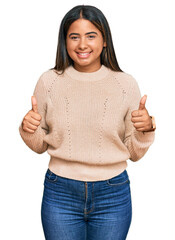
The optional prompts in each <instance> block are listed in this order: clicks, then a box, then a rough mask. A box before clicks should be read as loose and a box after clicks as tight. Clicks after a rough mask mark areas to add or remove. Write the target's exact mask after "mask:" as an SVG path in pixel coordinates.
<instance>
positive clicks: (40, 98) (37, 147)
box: [19, 74, 49, 153]
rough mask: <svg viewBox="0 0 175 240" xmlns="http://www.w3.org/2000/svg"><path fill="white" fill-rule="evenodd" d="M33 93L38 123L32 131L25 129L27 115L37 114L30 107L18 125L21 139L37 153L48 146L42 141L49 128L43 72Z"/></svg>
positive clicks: (43, 150)
mask: <svg viewBox="0 0 175 240" xmlns="http://www.w3.org/2000/svg"><path fill="white" fill-rule="evenodd" d="M33 95H34V97H35V99H36V104H37V113H38V116H39V115H40V116H41V118H40V119H39V118H38V121H39V122H40V123H39V125H38V126H37V127H36V129H35V130H34V131H33V132H32V131H31V130H27V127H26V126H27V123H26V121H27V119H26V118H27V116H28V118H29V114H37V113H36V110H35V109H33V108H32V110H30V111H29V112H28V115H27V114H26V116H25V117H24V118H23V121H22V123H21V125H20V127H19V132H20V135H21V137H22V139H23V141H24V142H25V143H26V145H27V146H28V147H29V148H31V149H32V150H33V151H35V152H37V153H43V152H45V151H46V150H47V148H48V144H47V143H46V142H44V137H45V136H46V134H48V132H49V128H48V126H47V124H46V108H47V105H46V100H47V91H46V88H45V86H44V74H43V75H42V76H41V77H40V78H39V80H38V82H37V84H36V87H35V90H34V94H33ZM28 124H29V123H28Z"/></svg>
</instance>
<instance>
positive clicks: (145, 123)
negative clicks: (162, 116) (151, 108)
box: [131, 95, 152, 132]
mask: <svg viewBox="0 0 175 240" xmlns="http://www.w3.org/2000/svg"><path fill="white" fill-rule="evenodd" d="M146 99H147V96H146V95H144V96H143V97H142V98H141V100H140V105H139V109H138V110H135V111H133V112H132V113H131V121H132V122H133V125H134V127H135V128H136V130H137V131H140V132H149V131H151V130H152V121H151V117H150V116H149V114H148V111H147V109H146V107H145V103H146Z"/></svg>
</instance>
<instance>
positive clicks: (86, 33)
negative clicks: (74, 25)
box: [69, 32, 98, 37]
mask: <svg viewBox="0 0 175 240" xmlns="http://www.w3.org/2000/svg"><path fill="white" fill-rule="evenodd" d="M88 34H96V35H98V34H97V32H87V33H85V35H88ZM72 35H80V34H79V33H70V34H69V37H70V36H72Z"/></svg>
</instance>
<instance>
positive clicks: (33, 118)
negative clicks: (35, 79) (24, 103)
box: [22, 96, 41, 133]
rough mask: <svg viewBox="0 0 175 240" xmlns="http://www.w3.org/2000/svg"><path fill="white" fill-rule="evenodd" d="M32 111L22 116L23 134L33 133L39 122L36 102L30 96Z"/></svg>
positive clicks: (39, 117)
mask: <svg viewBox="0 0 175 240" xmlns="http://www.w3.org/2000/svg"><path fill="white" fill-rule="evenodd" d="M31 100H32V109H31V110H30V111H29V112H28V113H27V114H26V115H25V116H24V118H23V121H22V128H23V130H24V131H25V132H28V133H34V132H35V131H36V129H37V128H38V126H39V125H40V122H41V116H40V114H39V113H38V107H37V100H36V98H35V97H34V96H32V99H31Z"/></svg>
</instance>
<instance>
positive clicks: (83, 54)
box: [78, 52, 90, 56]
mask: <svg viewBox="0 0 175 240" xmlns="http://www.w3.org/2000/svg"><path fill="white" fill-rule="evenodd" d="M89 53H90V52H89ZM89 53H78V54H79V55H82V56H85V55H88V54H89Z"/></svg>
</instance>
